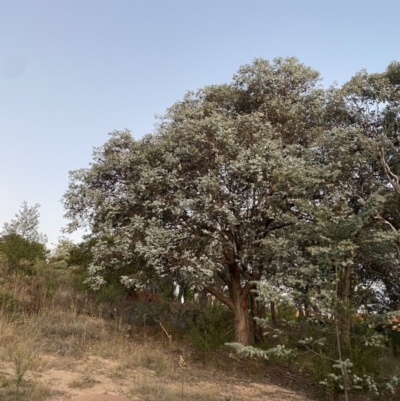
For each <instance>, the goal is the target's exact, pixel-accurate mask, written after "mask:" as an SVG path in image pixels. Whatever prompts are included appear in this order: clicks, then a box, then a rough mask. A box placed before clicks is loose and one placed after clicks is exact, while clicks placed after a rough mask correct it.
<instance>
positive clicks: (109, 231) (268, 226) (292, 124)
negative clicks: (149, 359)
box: [63, 58, 329, 345]
mask: <svg viewBox="0 0 400 401" xmlns="http://www.w3.org/2000/svg"><path fill="white" fill-rule="evenodd" d="M318 79H319V75H318V73H317V72H316V71H314V70H312V69H311V68H308V67H306V66H304V65H303V64H300V63H299V62H298V61H297V60H296V59H293V58H289V59H276V60H274V62H273V63H269V62H267V61H265V60H260V59H258V60H255V61H254V62H253V63H252V64H251V65H246V66H244V67H242V68H241V69H240V70H239V72H238V73H237V74H236V75H235V76H234V78H233V81H232V82H231V83H230V84H227V85H218V86H210V87H206V88H204V89H201V90H199V91H198V92H196V93H193V92H191V93H188V94H187V95H186V96H185V97H184V99H183V100H182V101H181V102H178V103H176V104H175V105H173V106H172V107H171V108H170V109H169V110H168V112H167V113H166V115H165V116H164V118H162V119H161V120H160V121H159V125H158V128H157V130H156V132H155V134H154V135H149V136H146V137H144V138H143V139H141V140H139V141H135V140H134V139H133V138H132V137H131V135H130V133H129V132H127V131H125V132H114V133H113V134H112V135H111V138H110V140H109V141H108V142H107V143H106V144H105V145H103V146H102V147H101V148H99V149H97V150H96V151H95V153H94V159H93V162H92V164H91V166H90V168H88V169H82V170H78V171H75V172H72V173H71V177H70V185H69V189H68V191H67V192H66V194H65V196H64V198H63V201H64V206H65V209H66V217H67V218H69V219H71V223H70V225H69V229H70V230H73V229H75V228H76V227H80V226H88V227H89V228H90V229H91V230H92V231H93V232H94V233H97V234H98V235H99V237H101V236H104V235H107V236H109V237H112V238H113V241H108V242H104V241H101V240H100V241H99V242H98V244H97V246H96V247H95V248H94V256H95V260H94V263H93V264H92V265H91V266H90V269H89V270H90V274H91V282H92V284H93V285H101V284H102V283H103V282H104V273H105V272H106V271H107V270H108V269H114V268H116V269H118V268H121V267H122V266H127V265H129V264H131V265H132V266H133V265H135V266H136V268H132V274H131V275H129V276H123V277H122V278H121V281H122V282H123V283H124V284H126V285H137V284H139V283H140V282H143V280H145V279H146V271H149V269H151V270H153V271H154V270H155V271H157V272H158V273H159V274H160V275H166V274H174V273H175V272H177V271H179V272H180V274H181V275H183V276H185V277H186V279H187V281H188V282H190V284H191V285H192V286H194V287H201V288H203V289H205V290H206V291H208V292H209V293H210V294H212V295H214V296H215V297H216V298H217V299H218V300H219V301H221V302H222V303H224V304H225V305H226V306H227V307H228V308H229V309H230V310H231V311H232V313H233V315H234V320H235V333H236V341H237V342H240V343H242V344H245V345H246V344H249V342H250V337H249V320H248V306H247V298H248V296H249V294H250V292H251V290H252V289H255V282H256V281H257V280H261V279H262V280H266V279H269V278H270V277H271V276H273V275H274V274H275V273H276V265H274V264H273V263H272V261H273V259H274V257H275V254H276V252H277V249H278V248H277V247H276V246H275V245H276V244H278V243H279V241H280V240H279V239H280V238H282V237H283V236H285V235H286V232H287V230H288V229H290V228H291V227H292V226H293V225H294V224H295V223H296V221H298V219H301V218H302V217H303V216H302V215H301V213H300V211H299V209H298V208H297V207H296V205H295V202H294V199H296V198H297V197H299V196H303V195H304V193H305V192H307V190H308V189H309V190H310V191H312V190H313V186H314V184H315V183H313V178H312V177H313V174H312V172H311V171H310V169H311V168H312V166H310V164H309V163H308V162H307V158H305V157H304V155H305V153H306V152H308V151H309V148H310V145H311V144H313V143H314V141H315V139H316V138H318V137H319V136H320V135H321V133H322V132H323V131H324V130H325V129H326V128H329V127H328V125H327V124H326V119H325V118H324V113H325V111H324V108H325V105H326V101H325V92H324V91H323V90H322V89H320V88H319V87H318ZM304 177H309V178H308V179H305V178H304ZM300 178H301V179H300ZM299 182H301V183H302V184H301V185H302V186H301V188H299V184H298V183H299ZM307 186H309V188H307ZM138 257H140V258H142V259H143V261H144V262H143V263H142V265H141V266H139V268H137V266H138V265H137V263H136V264H135V263H133V262H134V261H137V260H138Z"/></svg>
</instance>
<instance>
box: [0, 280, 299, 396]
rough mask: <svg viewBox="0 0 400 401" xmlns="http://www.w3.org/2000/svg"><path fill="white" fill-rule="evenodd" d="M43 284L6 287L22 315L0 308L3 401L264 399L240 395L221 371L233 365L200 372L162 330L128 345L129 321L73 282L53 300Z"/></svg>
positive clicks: (227, 363) (184, 347) (19, 282)
mask: <svg viewBox="0 0 400 401" xmlns="http://www.w3.org/2000/svg"><path fill="white" fill-rule="evenodd" d="M46 274H47V273H46ZM35 280H36V281H34V280H33V279H32V277H27V278H24V277H15V278H9V279H8V281H7V282H6V283H5V285H4V286H3V287H2V288H3V290H4V288H6V289H7V292H8V294H11V296H12V297H15V299H17V300H18V301H19V309H18V310H17V311H14V312H13V313H10V311H9V310H5V309H3V310H2V309H1V308H0V401H3V400H4V401H45V400H49V401H53V400H61V399H62V397H66V399H69V398H68V397H70V396H71V395H72V394H75V395H84V394H88V393H90V392H96V393H101V392H104V391H107V392H113V393H114V394H116V395H117V394H118V395H125V396H127V397H130V398H131V399H135V400H142V401H144V400H146V401H152V400H154V401H155V400H165V401H169V400H171V401H172V400H174V401H179V400H188V399H190V400H195V401H196V400H198V401H208V400H221V401H222V400H223V401H234V400H235V401H241V400H246V401H247V400H252V399H258V398H259V395H260V394H261V393H260V392H258V393H257V392H255V393H254V397H253V396H243V394H244V393H243V394H242V395H240V394H239V393H238V390H237V389H236V390H235V387H234V386H233V385H232V380H230V379H228V380H227V377H226V375H229V373H225V374H224V373H223V372H221V369H220V365H221V366H225V367H226V366H230V365H233V363H232V361H231V360H228V361H226V360H225V361H220V363H215V364H214V363H211V364H210V365H208V366H207V365H206V366H205V365H204V360H202V362H203V363H202V364H198V363H196V362H195V359H194V358H192V357H191V355H190V347H188V346H187V345H184V344H183V343H175V342H174V343H172V344H171V343H170V342H168V341H167V340H166V339H165V341H164V342H163V343H162V342H160V341H158V340H157V341H156V340H155V338H162V328H161V327H159V326H157V325H155V326H153V327H151V328H150V327H147V328H146V330H145V331H140V330H139V329H137V328H135V329H136V333H137V338H132V330H130V333H129V334H130V338H128V336H127V332H126V330H125V322H124V321H123V319H122V318H121V317H118V318H117V319H115V320H107V319H105V317H104V316H105V314H104V311H103V309H101V308H98V307H97V306H96V305H95V303H93V302H92V301H91V300H90V299H88V298H87V294H84V295H83V296H82V294H77V293H76V292H74V291H73V290H72V288H71V287H70V286H68V282H67V280H66V279H65V277H63V278H62V282H60V283H58V285H57V286H56V289H55V290H54V292H53V293H52V295H51V297H48V296H46V291H45V290H44V287H43V285H42V284H40V283H42V282H44V278H43V277H38V278H36V279H35ZM37 283H39V284H40V285H38V284H37ZM3 284H4V283H3ZM34 289H37V293H35V291H34ZM21 305H22V306H21ZM32 305H33V306H32ZM39 306H40V307H39ZM78 310H80V311H83V310H84V311H85V313H78ZM182 358H183V359H182ZM214 358H216V359H217V360H219V359H221V358H220V357H219V356H218V354H216V356H214ZM218 371H219V372H220V373H218ZM230 372H231V373H232V372H233V370H232V369H231V370H230ZM227 383H230V384H229V385H228V384H227ZM246 394H247V393H246ZM257 394H258V395H257ZM247 395H248V394H247ZM276 399H278V398H276ZM286 399H287V400H289V399H291V398H286ZM294 399H295V398H293V400H294ZM299 400H300V398H299Z"/></svg>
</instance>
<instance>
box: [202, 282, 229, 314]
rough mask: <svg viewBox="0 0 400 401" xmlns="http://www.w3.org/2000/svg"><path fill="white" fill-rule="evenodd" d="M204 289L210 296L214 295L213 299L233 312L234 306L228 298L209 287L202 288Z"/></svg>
mask: <svg viewBox="0 0 400 401" xmlns="http://www.w3.org/2000/svg"><path fill="white" fill-rule="evenodd" d="M204 289H205V290H206V291H207V292H209V293H210V294H211V295H214V297H215V298H217V299H218V301H220V302H222V303H223V304H225V305H226V306H227V307H228V308H229V309H230V310H232V311H233V310H235V305H234V303H233V302H232V300H231V299H230V298H228V297H226V296H225V295H224V294H222V293H221V292H219V291H218V290H216V289H215V288H214V287H211V286H210V285H206V286H204Z"/></svg>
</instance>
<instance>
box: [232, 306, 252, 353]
mask: <svg viewBox="0 0 400 401" xmlns="http://www.w3.org/2000/svg"><path fill="white" fill-rule="evenodd" d="M233 315H234V319H235V342H237V343H240V344H243V345H250V325H249V316H248V313H247V305H243V304H242V303H241V304H240V305H235V310H234V311H233Z"/></svg>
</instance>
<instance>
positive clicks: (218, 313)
mask: <svg viewBox="0 0 400 401" xmlns="http://www.w3.org/2000/svg"><path fill="white" fill-rule="evenodd" d="M232 327H233V320H232V314H231V312H230V311H229V310H228V309H227V308H225V307H224V306H222V305H214V306H205V307H203V308H202V309H197V310H195V311H193V314H192V317H191V318H190V320H189V337H190V340H191V342H192V343H193V345H194V346H195V347H196V348H197V349H198V350H200V351H211V350H215V349H217V348H219V347H221V346H222V345H223V344H225V343H226V342H229V341H230V340H231V339H230V337H229V334H231V333H232V330H231V329H232Z"/></svg>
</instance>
